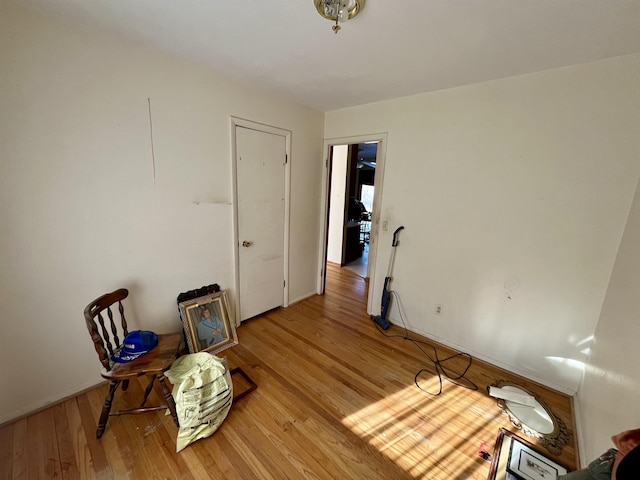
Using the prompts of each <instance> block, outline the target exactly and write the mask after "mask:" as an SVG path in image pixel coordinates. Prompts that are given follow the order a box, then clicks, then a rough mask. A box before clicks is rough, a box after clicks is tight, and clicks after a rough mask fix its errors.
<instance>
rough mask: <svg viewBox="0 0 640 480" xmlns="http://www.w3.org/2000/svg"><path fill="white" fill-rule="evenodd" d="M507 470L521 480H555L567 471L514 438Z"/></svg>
mask: <svg viewBox="0 0 640 480" xmlns="http://www.w3.org/2000/svg"><path fill="white" fill-rule="evenodd" d="M507 470H508V471H509V472H510V473H512V474H513V475H515V476H516V477H517V478H518V479H522V480H556V479H557V478H558V476H559V475H564V474H566V473H567V469H566V468H564V467H563V466H562V465H560V464H558V463H556V462H554V461H553V460H551V459H549V458H547V457H545V456H544V455H542V454H541V453H538V452H537V451H535V450H533V449H532V448H530V447H529V446H527V445H525V444H524V443H522V442H520V441H518V439H517V438H514V439H513V440H512V442H511V448H510V451H509V462H508V464H507Z"/></svg>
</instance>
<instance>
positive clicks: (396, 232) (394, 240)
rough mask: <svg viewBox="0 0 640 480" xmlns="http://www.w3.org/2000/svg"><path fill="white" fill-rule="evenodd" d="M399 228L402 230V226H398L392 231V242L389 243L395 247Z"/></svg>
mask: <svg viewBox="0 0 640 480" xmlns="http://www.w3.org/2000/svg"><path fill="white" fill-rule="evenodd" d="M400 230H404V227H398V228H396V231H395V232H393V242H392V243H391V246H392V247H395V246H397V245H398V233H400Z"/></svg>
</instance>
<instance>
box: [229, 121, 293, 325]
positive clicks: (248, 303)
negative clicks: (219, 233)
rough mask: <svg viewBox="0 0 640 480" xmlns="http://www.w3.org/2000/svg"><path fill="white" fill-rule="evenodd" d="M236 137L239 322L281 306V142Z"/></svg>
mask: <svg viewBox="0 0 640 480" xmlns="http://www.w3.org/2000/svg"><path fill="white" fill-rule="evenodd" d="M235 133H236V169H237V195H238V196H237V199H238V243H239V246H238V276H239V282H238V286H239V292H238V296H239V307H240V320H241V321H242V320H246V319H247V318H251V317H254V316H255V315H258V314H260V313H263V312H266V311H267V310H270V309H272V308H276V307H279V306H281V305H283V304H284V288H285V285H284V281H285V163H286V137H285V136H282V135H276V134H273V133H268V132H264V131H258V130H254V129H250V128H244V127H241V126H239V125H236V127H235Z"/></svg>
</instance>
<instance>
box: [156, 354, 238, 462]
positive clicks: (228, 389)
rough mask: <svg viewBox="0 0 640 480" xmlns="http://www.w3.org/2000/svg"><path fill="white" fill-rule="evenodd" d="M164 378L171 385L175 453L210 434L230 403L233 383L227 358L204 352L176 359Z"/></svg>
mask: <svg viewBox="0 0 640 480" xmlns="http://www.w3.org/2000/svg"><path fill="white" fill-rule="evenodd" d="M165 376H166V377H167V378H168V379H169V381H170V382H171V383H172V384H173V391H172V393H173V398H174V400H175V402H176V411H177V412H178V421H179V423H180V430H179V431H178V438H177V441H176V452H179V451H180V450H182V449H183V448H185V447H186V446H188V445H189V444H191V443H193V442H195V441H196V440H199V439H201V438H206V437H208V436H210V435H212V434H213V433H214V432H215V431H216V430H217V429H218V427H219V426H220V425H221V424H222V422H223V421H224V419H225V418H227V414H228V413H229V410H230V409H231V404H232V402H233V383H231V374H230V373H229V369H228V368H227V359H226V358H224V359H221V358H218V357H216V356H215V355H211V354H210V353H206V352H198V353H192V354H190V355H184V356H182V357H180V358H178V359H177V360H176V361H175V362H174V363H173V365H172V366H171V368H170V369H169V370H167V371H166V372H165Z"/></svg>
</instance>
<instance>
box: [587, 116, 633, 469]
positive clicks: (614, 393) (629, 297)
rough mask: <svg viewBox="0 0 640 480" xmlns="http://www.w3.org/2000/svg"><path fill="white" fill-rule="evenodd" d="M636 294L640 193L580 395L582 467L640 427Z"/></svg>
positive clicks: (617, 263) (616, 267)
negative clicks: (617, 436)
mask: <svg viewBox="0 0 640 480" xmlns="http://www.w3.org/2000/svg"><path fill="white" fill-rule="evenodd" d="M638 117H640V111H638ZM635 125H636V129H638V130H639V131H638V132H637V135H638V136H639V137H640V118H636V120H635ZM639 153H640V152H639ZM638 292H640V191H636V197H635V200H634V203H633V207H632V209H631V213H630V215H629V221H628V223H627V228H626V229H625V232H624V236H623V238H622V244H621V245H620V250H619V252H618V257H617V258H616V262H615V266H614V269H613V274H612V275H611V282H610V283H609V288H608V290H607V295H606V297H605V301H604V305H603V307H602V313H601V315H600V320H599V322H598V327H597V328H596V331H595V341H594V342H593V345H592V347H591V352H590V355H589V359H588V361H587V365H586V369H585V374H584V379H583V383H582V384H581V385H580V388H579V389H578V394H577V395H576V398H577V404H578V406H579V414H580V415H579V421H580V426H581V433H582V435H581V437H582V440H583V445H582V446H583V450H584V452H583V454H582V460H583V462H584V463H587V462H589V461H591V460H594V459H595V458H597V457H598V456H599V455H600V454H601V453H602V452H604V451H605V450H606V449H608V448H610V447H613V444H612V443H611V436H612V435H615V434H617V433H620V432H623V431H625V430H630V429H634V428H638V427H640V370H638V357H637V355H636V352H637V351H638V341H639V339H640V321H639V318H640V295H639V294H638Z"/></svg>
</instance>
